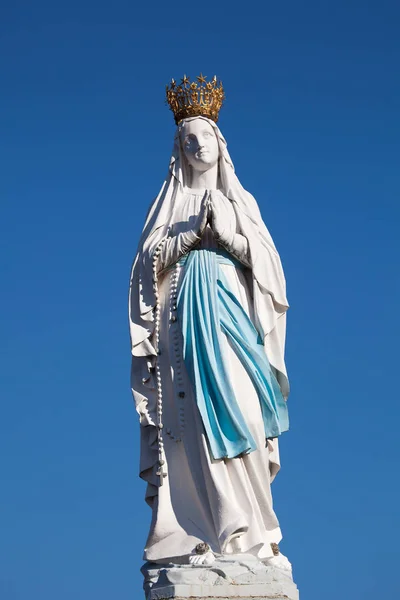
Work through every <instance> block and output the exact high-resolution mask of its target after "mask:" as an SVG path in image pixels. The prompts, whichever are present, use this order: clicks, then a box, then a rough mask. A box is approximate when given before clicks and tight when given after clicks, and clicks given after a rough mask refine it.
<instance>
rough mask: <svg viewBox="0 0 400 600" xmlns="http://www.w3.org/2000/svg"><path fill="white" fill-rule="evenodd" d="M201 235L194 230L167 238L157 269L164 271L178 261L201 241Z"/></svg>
mask: <svg viewBox="0 0 400 600" xmlns="http://www.w3.org/2000/svg"><path fill="white" fill-rule="evenodd" d="M200 239H201V237H200V236H199V235H197V233H196V232H195V231H193V230H191V231H185V232H183V233H178V234H177V235H174V236H172V237H168V238H166V240H165V242H164V244H163V246H162V249H161V252H160V254H159V256H158V261H157V271H158V272H160V271H163V270H164V269H167V268H168V267H169V266H170V265H173V264H174V263H176V262H177V261H178V260H179V259H180V258H181V257H182V256H183V255H184V254H187V253H188V252H190V250H191V249H192V248H193V247H194V246H196V244H198V243H199V241H200Z"/></svg>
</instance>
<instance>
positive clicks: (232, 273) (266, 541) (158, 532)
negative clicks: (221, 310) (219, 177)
mask: <svg viewBox="0 0 400 600" xmlns="http://www.w3.org/2000/svg"><path fill="white" fill-rule="evenodd" d="M203 195H204V193H203V192H198V193H197V192H196V191H193V190H188V191H187V192H186V193H185V194H184V195H183V196H181V198H180V203H179V205H178V206H175V207H174V223H173V224H172V229H171V231H170V234H171V235H176V234H178V233H180V232H181V231H185V230H189V229H191V227H192V226H193V220H194V219H195V218H196V216H197V215H198V214H199V210H200V204H201V201H202V198H203ZM221 202H222V204H223V210H224V211H225V213H226V219H227V220H228V219H231V220H232V219H233V220H234V221H235V220H236V218H235V213H234V210H233V208H232V204H231V203H230V202H229V201H228V200H227V199H226V198H224V197H223V196H222V194H221ZM207 248H208V249H210V250H212V249H218V244H217V242H216V240H215V239H214V236H213V232H212V230H211V228H210V227H209V226H208V227H207V229H206V232H205V234H204V235H203V237H202V240H201V242H200V244H199V245H198V246H197V247H196V249H193V250H192V252H196V251H197V249H207ZM220 268H221V269H222V271H223V273H224V276H225V279H226V281H227V282H228V285H229V288H230V292H231V293H233V294H234V296H235V297H236V299H237V300H238V301H239V302H240V304H241V306H242V307H243V309H244V310H245V311H246V313H247V315H248V316H249V318H250V319H251V321H252V322H253V323H255V319H254V315H253V308H252V307H253V303H252V291H251V290H252V287H251V272H250V270H249V269H246V268H242V267H240V266H239V265H237V266H235V264H234V263H231V264H229V263H228V264H223V265H221V266H220ZM185 269H186V266H185V264H180V263H177V264H172V265H170V266H169V267H168V268H167V269H165V270H164V272H163V273H161V274H160V276H159V282H158V285H159V296H160V305H161V320H160V350H161V354H160V357H159V365H160V370H161V378H162V388H163V425H164V427H163V439H164V451H165V461H166V464H165V465H164V467H163V468H164V469H165V471H166V473H167V476H166V477H165V478H163V485H161V486H158V483H157V475H156V470H157V466H156V463H157V461H156V455H157V437H156V430H155V427H154V426H151V425H152V424H153V425H154V423H155V422H156V416H155V413H156V402H157V399H156V389H155V388H156V386H155V381H154V375H151V374H148V372H147V370H146V371H144V370H143V360H141V359H139V358H136V359H135V358H134V362H133V368H132V387H133V389H134V395H136V398H137V399H138V400H139V402H140V398H144V397H145V398H146V399H147V403H146V406H147V408H146V413H147V416H146V417H143V415H142V417H141V424H142V427H141V433H142V436H141V443H142V451H141V468H140V470H141V476H142V478H143V479H145V480H146V481H147V483H148V488H147V497H146V499H147V501H148V503H149V504H150V506H151V507H152V522H151V527H150V533H149V537H148V540H147V543H146V548H145V553H144V558H145V559H146V560H149V561H163V560H165V561H170V560H171V559H173V558H174V557H181V556H183V555H187V554H191V553H192V552H193V551H194V548H195V546H196V545H197V544H198V543H199V542H206V543H208V544H209V546H210V547H211V549H212V551H213V552H215V553H217V554H219V553H223V554H229V553H238V552H246V553H252V554H254V555H256V556H258V557H260V558H265V557H269V556H272V550H271V543H279V541H280V540H281V532H280V528H279V523H278V520H277V517H276V515H275V512H274V510H273V504H272V496H271V481H272V479H273V478H274V476H275V474H276V472H277V471H278V470H279V449H278V441H277V439H276V438H274V439H266V436H265V429H264V424H263V416H262V410H261V406H260V399H259V396H258V394H257V391H256V389H255V387H254V385H253V382H252V380H251V378H250V376H249V374H248V372H247V371H246V369H245V368H244V366H243V364H242V362H241V361H240V359H239V358H238V356H237V354H236V353H235V352H234V350H233V348H232V345H231V344H230V343H229V341H228V339H227V338H226V336H222V337H223V356H224V367H225V369H226V372H227V373H228V376H229V381H230V383H231V385H232V387H233V389H234V391H235V397H236V401H237V403H238V405H239V409H240V412H241V414H242V416H243V419H244V420H245V423H246V425H247V428H248V430H249V431H250V433H251V435H252V437H253V439H254V442H255V445H256V449H255V450H254V451H252V452H250V453H243V454H240V455H239V456H237V457H235V458H225V459H224V458H222V459H217V460H215V459H213V458H212V454H211V452H210V445H209V442H208V440H207V436H206V432H205V428H204V423H203V421H202V418H201V415H200V412H199V408H198V405H197V403H196V394H195V389H194V385H193V381H192V378H191V377H190V374H189V372H188V369H187V368H186V365H185V361H184V357H183V336H182V327H181V324H180V322H179V319H176V317H175V316H174V315H175V312H174V311H175V310H176V298H177V295H178V294H179V291H180V288H181V285H182V282H183V280H184V277H185Z"/></svg>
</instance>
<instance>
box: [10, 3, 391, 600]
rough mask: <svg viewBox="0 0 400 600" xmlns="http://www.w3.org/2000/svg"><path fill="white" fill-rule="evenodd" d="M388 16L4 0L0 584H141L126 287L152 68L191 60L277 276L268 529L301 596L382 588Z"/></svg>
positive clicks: (387, 491) (156, 72)
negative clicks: (280, 342) (219, 84)
mask: <svg viewBox="0 0 400 600" xmlns="http://www.w3.org/2000/svg"><path fill="white" fill-rule="evenodd" d="M399 22H400V5H399V4H398V3H397V2H395V1H394V0H393V1H389V0H383V1H380V2H377V1H372V2H365V1H361V0H359V1H356V0H347V2H344V1H342V0H336V2H333V1H319V2H317V1H315V0H314V1H310V2H306V3H301V2H294V1H293V0H288V1H287V2H274V3H272V2H269V1H267V2H251V1H250V2H246V3H245V4H242V3H235V2H231V3H226V2H220V3H218V4H215V5H214V4H211V3H209V4H208V5H205V4H204V3H198V4H197V5H196V3H185V4H183V3H182V4H180V3H167V2H164V3H158V2H155V3H143V4H141V6H140V7H138V6H136V4H135V3H134V2H125V1H123V0H115V1H114V2H112V3H111V2H110V3H104V2H101V1H100V2H92V1H91V0H81V2H76V1H75V0H71V1H70V2H68V3H65V4H61V3H54V2H45V1H43V0H38V2H35V3H32V2H29V3H28V2H23V1H22V2H15V3H11V2H10V3H8V5H7V6H5V7H4V8H3V15H2V19H1V24H0V56H1V57H2V58H1V66H0V76H1V82H2V86H1V87H2V92H1V95H0V120H1V136H0V153H1V192H0V194H1V223H0V239H1V249H2V252H1V255H0V261H1V268H2V279H3V285H2V295H1V307H2V311H1V312H2V316H3V319H2V323H1V336H0V339H1V342H0V343H1V363H0V371H1V389H0V393H1V408H2V417H1V423H0V456H1V459H0V476H1V483H2V490H1V494H0V530H1V536H0V597H1V600H25V599H27V598H29V599H30V600H53V599H54V598H57V600H70V599H71V598H74V600H87V599H88V598H96V600H109V599H110V598H118V599H119V600H125V599H126V600H128V599H132V598H134V599H136V598H138V599H139V598H141V575H140V573H139V568H140V565H141V553H142V547H143V545H144V542H145V538H146V533H147V528H148V525H149V519H150V510H149V509H148V507H147V506H146V505H145V503H144V501H143V496H144V484H142V482H140V481H139V479H138V477H137V473H138V450H139V448H138V423H137V418H136V413H135V411H134V408H133V402H132V400H131V397H130V390H129V363H130V349H129V338H128V328H127V314H126V306H127V285H128V278H129V270H130V264H131V261H132V259H133V256H134V254H135V250H136V245H137V242H138V237H139V233H140V230H141V227H142V224H143V220H144V216H145V213H146V210H147V207H148V205H149V203H150V201H151V200H152V198H153V197H154V196H155V195H156V193H157V192H158V190H159V187H160V185H161V182H162V180H163V177H164V175H165V173H166V170H167V165H168V160H169V156H170V150H171V148H172V141H173V134H174V123H173V118H172V114H171V113H170V112H169V110H168V108H167V107H166V106H165V105H164V86H165V84H166V83H167V82H168V81H169V80H170V78H171V77H175V78H178V77H180V76H182V75H183V74H184V73H187V74H189V75H192V76H193V75H197V74H198V73H200V71H202V72H203V73H205V74H206V75H208V76H212V75H214V73H216V74H217V75H218V76H220V77H221V78H222V79H223V82H224V85H225V89H226V95H227V100H226V104H225V107H224V109H223V111H222V112H221V118H220V123H219V124H220V127H221V130H222V131H223V133H224V135H225V137H226V138H227V141H228V145H229V150H230V152H231V155H232V158H233V160H234V163H235V166H236V171H237V173H238V175H239V178H240V180H241V182H242V183H243V185H244V186H245V187H246V188H247V189H248V190H250V191H251V192H252V193H253V194H254V195H255V197H256V198H257V200H258V202H259V205H260V208H261V211H262V214H263V216H264V219H265V221H266V223H267V225H268V227H269V229H270V231H271V233H272V235H273V237H274V239H275V242H276V244H277V246H278V249H279V251H280V253H281V256H282V260H283V264H284V267H285V271H286V276H287V280H288V295H289V300H290V303H291V306H292V308H291V310H290V315H289V322H288V343H287V363H288V368H289V374H290V377H291V383H292V395H291V398H290V414H291V431H290V432H289V433H288V434H286V435H285V436H284V437H283V439H282V440H281V452H282V462H283V468H282V471H281V473H280V475H279V476H278V478H277V480H276V482H275V483H274V497H275V506H276V510H277V513H278V516H279V518H280V521H281V525H282V529H283V533H284V542H283V544H282V550H283V552H284V553H285V554H287V555H288V556H289V558H290V560H291V561H292V562H293V565H294V573H295V579H296V581H297V583H298V585H299V588H300V591H301V594H302V598H304V599H306V598H307V600H320V599H321V598H323V599H324V600H337V598H338V597H343V598H347V597H348V598H354V599H358V598H359V599H360V600H361V599H362V600H376V598H384V597H386V596H387V597H393V598H394V597H395V596H396V592H397V593H398V591H399V584H398V581H397V579H398V578H397V569H398V561H399V558H400V556H399V550H398V542H397V535H398V531H399V515H398V512H399V509H398V507H399V505H400V497H399V496H400V494H399V477H398V472H399V467H398V459H399V452H398V420H399V416H400V409H399V403H398V397H399V391H398V378H397V375H396V374H397V373H398V370H399V368H398V365H397V360H398V355H399V353H398V339H399V334H400V327H399V325H400V320H399V316H398V312H399V304H400V290H399V277H398V271H399V258H400V256H399V233H398V230H399V191H400V176H399V155H400V153H399V150H400V148H399V146H400V143H399V139H400V120H399V109H398V106H399V93H400V80H399V69H398V65H399V62H400V42H399V35H398V31H399Z"/></svg>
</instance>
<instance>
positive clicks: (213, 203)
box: [193, 190, 235, 248]
mask: <svg viewBox="0 0 400 600" xmlns="http://www.w3.org/2000/svg"><path fill="white" fill-rule="evenodd" d="M208 224H209V225H210V227H211V229H212V231H213V233H214V237H215V239H216V240H217V242H219V243H220V244H221V245H222V246H225V247H226V248H230V247H231V246H232V244H233V240H234V237H235V231H234V229H233V228H232V224H231V223H230V222H229V221H227V219H226V215H225V218H224V215H223V213H222V210H221V202H220V199H219V198H218V192H215V191H209V190H206V192H205V194H204V197H203V199H202V201H201V206H200V211H199V214H198V216H197V219H196V221H195V225H194V227H193V231H194V233H195V234H196V235H197V236H198V237H200V238H201V237H202V235H203V233H204V231H205V229H206V227H207V225H208Z"/></svg>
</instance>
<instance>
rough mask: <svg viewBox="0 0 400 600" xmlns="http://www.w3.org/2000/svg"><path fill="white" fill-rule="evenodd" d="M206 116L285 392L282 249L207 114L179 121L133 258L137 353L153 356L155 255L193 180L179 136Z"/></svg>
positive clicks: (258, 318) (259, 317)
mask: <svg viewBox="0 0 400 600" xmlns="http://www.w3.org/2000/svg"><path fill="white" fill-rule="evenodd" d="M193 119H202V120H204V121H206V122H207V123H209V124H210V126H211V127H212V128H213V130H214V132H215V135H216V138H217V140H218V145H219V164H218V166H219V169H218V170H219V187H220V191H221V192H222V193H223V194H224V195H225V196H226V197H227V198H228V199H229V200H230V201H231V202H232V205H233V208H234V210H235V214H236V218H237V222H238V224H239V229H240V232H241V233H242V235H244V236H245V237H246V238H247V240H248V244H249V250H250V258H251V268H252V280H253V304H254V306H253V308H254V318H255V325H256V327H257V328H258V330H259V332H260V333H261V335H262V337H263V340H264V346H265V350H266V353H267V356H268V359H269V361H270V363H271V366H272V367H273V369H274V371H275V374H276V376H277V379H278V382H279V384H280V386H281V389H282V393H283V395H284V396H285V397H287V396H288V393H289V386H288V380H287V375H286V368H285V362H284V345H285V329H286V311H287V309H288V302H287V299H286V283H285V277H284V274H283V269H282V264H281V261H280V258H279V254H278V252H277V250H276V248H275V245H274V242H273V240H272V238H271V235H270V233H269V231H268V229H267V227H266V226H265V224H264V222H263V220H262V217H261V214H260V210H259V208H258V205H257V202H256V200H255V199H254V198H253V196H252V195H251V194H250V193H249V192H247V191H246V190H245V189H244V188H243V187H242V185H241V184H240V182H239V180H238V178H237V176H236V174H235V170H234V166H233V163H232V160H231V158H230V156H229V153H228V149H227V144H226V141H225V139H224V137H223V135H222V133H221V131H220V130H219V128H218V126H217V125H216V123H214V122H213V121H211V120H210V119H207V118H206V117H192V118H190V119H184V120H183V121H181V123H180V124H179V125H178V127H177V130H176V133H175V139H174V147H173V151H172V156H171V160H170V164H169V171H168V175H167V177H166V179H165V181H164V183H163V186H162V188H161V190H160V192H159V194H158V196H157V197H156V199H155V200H154V202H153V204H152V205H151V207H150V210H149V212H148V214H147V218H146V222H145V226H144V229H143V232H142V235H141V238H140V241H139V245H138V250H137V254H136V258H135V260H134V263H133V267H132V273H131V281H130V293H129V319H130V333H131V343H132V354H133V356H137V357H139V356H143V357H145V356H151V355H155V354H156V352H155V350H154V347H153V345H152V343H151V337H152V333H153V330H154V322H153V309H154V307H155V304H156V299H155V295H154V290H153V282H152V276H153V273H152V256H153V252H154V250H155V248H156V247H157V245H158V244H159V243H160V241H161V240H162V239H163V238H164V237H165V236H167V235H168V230H169V228H170V226H171V225H172V224H173V223H174V206H175V203H176V201H177V200H178V199H179V198H180V196H181V195H183V194H184V188H185V186H187V185H188V183H189V172H188V163H187V160H186V158H185V156H184V152H183V149H182V146H181V141H180V132H181V130H182V129H183V128H184V127H185V123H187V122H189V121H192V120H193Z"/></svg>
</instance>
